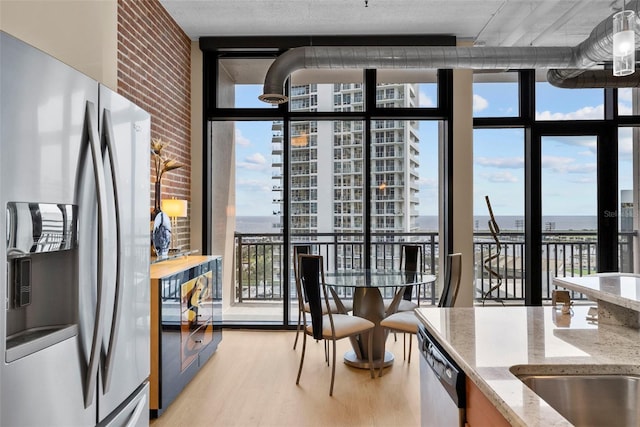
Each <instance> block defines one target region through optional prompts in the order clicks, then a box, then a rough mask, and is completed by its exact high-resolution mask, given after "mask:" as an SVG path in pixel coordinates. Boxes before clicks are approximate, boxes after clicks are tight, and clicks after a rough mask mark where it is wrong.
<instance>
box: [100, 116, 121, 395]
mask: <svg viewBox="0 0 640 427" xmlns="http://www.w3.org/2000/svg"><path fill="white" fill-rule="evenodd" d="M102 117H103V121H102V133H101V136H102V138H101V140H102V141H101V145H102V150H103V155H104V152H105V151H106V155H107V156H108V157H109V167H110V169H111V182H112V184H113V202H114V205H115V213H116V216H115V219H116V283H115V297H114V303H113V315H112V318H111V331H110V333H109V347H108V348H107V355H106V358H105V362H104V369H103V384H102V387H103V391H104V393H106V392H108V391H109V385H110V384H111V378H112V377H113V369H112V367H113V359H114V355H115V347H116V343H117V342H118V337H117V335H118V327H119V324H120V317H121V314H120V313H121V310H122V277H121V275H122V238H121V237H122V236H121V228H122V227H121V217H120V201H119V196H118V185H117V179H116V171H118V170H119V169H118V161H117V158H116V150H115V147H114V140H115V138H114V136H113V125H112V122H111V112H110V111H109V110H107V109H105V110H104V113H103V116H102Z"/></svg>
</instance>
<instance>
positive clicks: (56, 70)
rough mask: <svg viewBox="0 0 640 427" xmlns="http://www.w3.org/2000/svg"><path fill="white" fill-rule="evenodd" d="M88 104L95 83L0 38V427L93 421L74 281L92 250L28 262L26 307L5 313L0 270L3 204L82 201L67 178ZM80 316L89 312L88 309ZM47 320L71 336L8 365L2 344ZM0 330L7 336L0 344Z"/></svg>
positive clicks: (77, 158) (74, 165) (86, 347)
mask: <svg viewBox="0 0 640 427" xmlns="http://www.w3.org/2000/svg"><path fill="white" fill-rule="evenodd" d="M97 103H98V85H97V83H96V82H95V81H94V80H92V79H90V78H88V77H86V76H84V75H83V74H81V73H78V72H77V71H75V70H73V69H72V68H71V67H68V66H67V65H64V64H63V63H61V62H59V61H57V60H55V59H54V58H52V57H50V56H48V55H46V54H44V53H42V52H41V51H39V50H37V49H35V48H33V47H31V46H28V45H27V44H25V43H23V42H21V41H19V40H17V39H15V38H13V37H11V36H9V35H7V34H6V33H2V32H0V224H1V226H0V241H2V242H3V244H1V245H0V269H1V271H0V301H2V306H3V308H4V309H3V310H2V312H1V315H0V355H1V357H0V395H1V396H2V399H0V425H2V426H43V425H46V426H70V425H80V426H93V425H95V423H96V405H95V401H94V399H95V396H94V397H93V398H92V397H91V396H89V395H88V400H89V402H87V403H88V404H87V405H86V406H85V392H86V391H87V389H86V386H85V384H86V380H87V371H88V360H89V354H90V347H91V341H90V339H89V340H84V339H83V338H82V337H84V336H85V335H86V333H85V331H86V329H91V328H92V326H93V324H91V325H81V324H80V322H79V320H78V318H79V315H78V311H79V310H78V306H79V301H78V298H79V291H78V289H79V283H80V282H81V280H80V279H79V277H78V273H77V264H78V252H80V251H81V250H82V251H86V252H92V249H90V248H86V247H82V248H79V249H74V250H68V251H61V252H56V253H50V254H36V255H33V256H32V257H31V261H32V262H31V265H32V266H33V271H32V274H31V280H30V281H31V295H30V298H29V304H28V305H26V306H25V307H15V306H12V305H11V304H9V303H8V301H7V269H8V265H9V262H7V247H6V245H7V243H6V242H7V227H6V226H5V225H6V224H7V204H8V202H38V203H44V204H52V205H56V204H64V205H76V206H77V205H78V204H80V203H82V202H81V201H80V200H78V199H77V198H76V182H77V178H78V176H77V171H78V168H79V164H80V163H81V162H82V161H83V159H84V158H85V157H86V156H84V155H81V151H82V150H85V152H86V150H87V149H86V139H85V138H86V129H87V123H89V122H93V123H94V124H95V126H96V127H95V134H96V137H97V120H98V117H97V109H93V113H89V112H90V110H91V109H90V108H88V105H91V104H93V105H95V106H96V107H97ZM87 113H88V114H89V115H87ZM91 114H92V115H93V116H91ZM83 147H84V148H83ZM89 184H90V185H94V183H93V182H92V183H89ZM82 226H85V224H84V223H83V224H82ZM91 232H92V231H91V230H90V229H89V230H87V229H82V230H81V231H80V233H82V234H83V235H88V234H91ZM94 246H95V243H94ZM94 255H95V253H94ZM94 267H95V265H94ZM94 272H95V270H94ZM82 283H83V286H86V287H89V288H90V287H91V286H92V284H93V283H95V273H94V274H93V275H91V276H90V277H89V278H88V280H87V281H84V282H82ZM88 292H91V291H88ZM94 293H95V291H94ZM14 305H15V304H14ZM86 310H87V311H89V312H91V307H88V308H86ZM57 322H62V323H65V324H67V323H69V324H72V325H70V326H69V328H70V329H65V330H75V331H77V332H74V333H73V334H71V335H72V336H70V337H67V338H66V339H63V340H61V341H58V340H52V341H51V342H52V344H51V345H46V346H43V347H44V348H41V349H39V350H38V351H35V352H32V353H31V352H29V351H27V352H23V353H20V352H18V353H19V354H18V355H17V356H15V357H7V350H8V348H7V347H8V346H7V342H9V343H10V345H12V346H14V345H16V346H17V345H19V341H20V340H21V339H22V338H21V337H27V339H33V337H36V336H37V334H38V332H42V331H46V330H47V327H50V328H51V330H56V329H55V325H54V323H57ZM8 330H9V333H10V334H11V335H12V337H15V338H10V337H7V331H8ZM21 334H22V335H21ZM54 341H57V342H54ZM34 342H35V339H34ZM14 348H15V347H14ZM34 404H37V405H36V406H37V410H34Z"/></svg>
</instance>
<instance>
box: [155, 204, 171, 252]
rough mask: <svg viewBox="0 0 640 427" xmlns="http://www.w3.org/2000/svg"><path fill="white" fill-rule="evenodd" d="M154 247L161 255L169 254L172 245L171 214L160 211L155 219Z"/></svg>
mask: <svg viewBox="0 0 640 427" xmlns="http://www.w3.org/2000/svg"><path fill="white" fill-rule="evenodd" d="M152 241H153V249H154V250H155V251H156V255H157V256H159V257H162V256H167V255H168V254H169V246H170V245H171V222H170V221H169V216H168V215H167V214H166V213H164V212H162V211H159V212H158V215H156V218H155V219H154V220H153V235H152Z"/></svg>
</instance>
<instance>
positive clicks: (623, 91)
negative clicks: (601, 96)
mask: <svg viewBox="0 0 640 427" xmlns="http://www.w3.org/2000/svg"><path fill="white" fill-rule="evenodd" d="M618 100H619V101H625V102H631V101H632V100H633V91H632V90H631V88H630V87H622V88H619V89H618Z"/></svg>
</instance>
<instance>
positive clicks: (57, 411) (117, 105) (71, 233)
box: [0, 32, 150, 427]
mask: <svg viewBox="0 0 640 427" xmlns="http://www.w3.org/2000/svg"><path fill="white" fill-rule="evenodd" d="M149 134H150V117H149V115H148V114H147V113H146V112H145V111H143V110H142V109H141V108H139V107H137V106H136V105H134V104H132V103H131V102H129V101H128V100H126V99H125V98H123V97H121V96H119V95H118V94H116V93H114V92H112V91H111V90H109V89H107V88H106V87H104V86H102V85H100V84H99V83H98V82H96V81H94V80H92V79H91V78H89V77H87V76H86V75H84V74H82V73H80V72H78V71H76V70H74V69H73V68H71V67H69V66H67V65H65V64H63V63H62V62H60V61H58V60H56V59H54V58H52V57H51V56H48V55H46V54H45V53H43V52H41V51H39V50H37V49H35V48H33V47H31V46H29V45H27V44H26V43H24V42H22V41H20V40H18V39H16V38H14V37H12V36H10V35H8V34H6V33H4V32H0V206H1V207H2V209H0V223H2V224H3V226H1V227H0V233H2V239H3V240H4V242H5V244H2V245H0V257H1V258H2V259H3V260H4V262H1V263H0V264H1V265H2V271H0V280H1V281H2V283H1V286H0V296H1V297H2V301H3V303H4V304H3V305H4V312H3V313H2V315H0V335H1V336H0V355H1V356H2V358H1V361H0V402H1V404H0V426H2V427H13V426H38V427H42V426H64V427H69V426H95V425H100V426H120V425H122V426H124V425H127V426H138V425H148V424H149V409H148V383H147V381H148V376H149V306H150V302H149V253H150V250H149V170H150V167H149V165H150V163H149V155H150V146H149Z"/></svg>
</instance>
